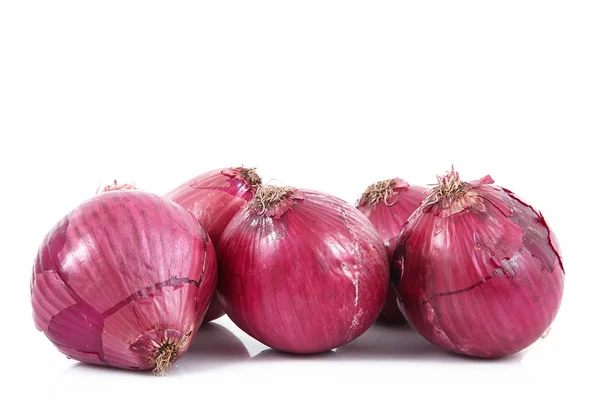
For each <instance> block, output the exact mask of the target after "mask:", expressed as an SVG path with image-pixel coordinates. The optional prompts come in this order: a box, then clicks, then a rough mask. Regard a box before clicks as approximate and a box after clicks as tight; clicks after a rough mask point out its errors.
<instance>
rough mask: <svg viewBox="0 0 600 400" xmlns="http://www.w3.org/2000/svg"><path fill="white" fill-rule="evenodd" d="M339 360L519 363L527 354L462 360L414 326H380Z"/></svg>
mask: <svg viewBox="0 0 600 400" xmlns="http://www.w3.org/2000/svg"><path fill="white" fill-rule="evenodd" d="M335 352H336V354H337V356H338V357H336V360H356V361H360V360H421V361H435V362H471V363H472V362H484V363H485V362H491V363H519V362H521V359H522V358H523V354H525V351H521V352H520V353H517V354H514V355H512V356H508V357H504V358H500V359H489V360H488V359H478V358H471V357H466V356H461V355H458V354H455V353H452V352H449V351H446V350H444V349H441V348H439V347H437V346H435V345H434V344H432V343H430V342H428V341H427V340H426V339H425V338H423V337H422V336H421V335H419V333H417V331H415V330H414V329H412V328H411V327H410V325H408V324H406V325H389V324H385V323H382V322H376V323H375V324H373V326H371V327H370V328H369V329H368V330H367V331H366V332H365V333H364V334H363V335H361V336H360V337H359V338H357V339H356V340H354V341H352V342H350V343H348V344H347V345H345V346H342V347H339V348H338V349H336V350H335Z"/></svg>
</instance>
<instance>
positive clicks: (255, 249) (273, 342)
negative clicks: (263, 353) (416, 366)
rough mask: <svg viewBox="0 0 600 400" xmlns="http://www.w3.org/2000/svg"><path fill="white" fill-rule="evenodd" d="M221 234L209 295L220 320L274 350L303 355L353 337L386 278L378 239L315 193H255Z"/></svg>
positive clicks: (361, 219) (377, 307)
mask: <svg viewBox="0 0 600 400" xmlns="http://www.w3.org/2000/svg"><path fill="white" fill-rule="evenodd" d="M268 188H273V187H266V188H261V189H259V192H258V193H257V197H256V198H255V200H253V201H252V202H250V203H248V205H246V206H245V207H244V208H243V209H242V210H241V211H240V212H239V213H238V214H237V215H236V216H235V217H234V218H233V220H232V221H231V223H230V224H229V225H228V226H227V228H226V229H225V232H223V236H222V237H221V241H220V243H219V246H218V248H217V254H218V256H219V263H220V264H219V267H220V269H219V283H218V285H217V292H218V293H219V296H220V299H221V303H222V304H223V306H224V308H225V311H226V312H227V315H229V317H230V318H231V319H232V321H233V322H234V323H235V324H236V325H237V326H239V327H240V328H241V329H242V330H244V331H245V332H246V333H248V334H249V335H250V336H252V337H254V338H255V339H257V340H259V341H260V342H262V343H264V344H266V345H267V346H270V347H272V348H274V349H277V350H280V351H285V352H290V353H298V354H309V353H319V352H323V351H327V350H330V349H333V348H336V347H339V346H341V345H343V344H345V343H348V342H350V341H351V340H353V339H355V338H356V337H358V336H360V335H361V334H362V333H363V332H364V331H365V330H366V329H367V328H369V326H370V325H371V324H372V323H373V322H374V321H375V319H376V318H377V316H378V314H379V312H380V311H381V308H382V306H383V302H384V301H385V296H386V288H387V284H388V280H389V267H388V263H387V257H386V252H385V247H384V245H383V241H382V240H381V237H380V236H379V234H378V233H377V232H376V231H375V229H374V228H373V226H372V225H371V224H370V223H369V222H368V220H367V219H366V218H365V216H364V215H362V214H361V213H360V212H359V211H358V210H357V209H356V208H353V207H352V206H350V205H349V204H347V203H346V202H344V201H343V200H340V199H338V198H336V197H333V196H329V195H326V194H323V193H319V192H313V191H308V190H298V189H292V188H286V189H285V190H286V193H285V195H283V196H282V199H280V201H278V203H277V204H275V205H269V204H265V203H264V202H262V203H261V198H263V199H264V198H265V197H264V196H263V193H264V192H263V190H265V191H268V190H269V189H268Z"/></svg>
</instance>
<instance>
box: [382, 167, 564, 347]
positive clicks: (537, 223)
mask: <svg viewBox="0 0 600 400" xmlns="http://www.w3.org/2000/svg"><path fill="white" fill-rule="evenodd" d="M493 183H494V181H493V180H492V178H490V177H489V176H486V177H484V178H482V179H480V180H478V181H474V182H468V183H466V182H462V181H461V180H460V179H459V176H458V173H456V172H454V170H453V171H452V172H450V173H449V174H447V175H445V176H444V177H442V178H439V183H438V185H437V186H436V187H435V188H434V189H433V190H432V193H431V194H430V195H429V196H428V197H427V199H426V200H425V201H424V202H423V204H422V205H421V206H420V207H419V209H418V210H417V211H416V212H415V213H414V214H413V215H412V216H411V217H410V219H409V221H408V223H407V225H405V226H404V228H403V229H402V232H401V233H400V238H399V241H398V247H397V249H396V253H395V256H394V267H395V268H397V272H398V276H399V280H398V281H397V284H396V288H397V290H398V297H399V299H400V301H401V307H402V311H403V313H404V316H405V317H406V319H407V320H408V321H409V322H410V324H411V325H412V326H413V327H414V328H415V329H416V330H417V331H418V332H419V333H421V334H422V335H423V336H424V337H425V338H426V339H428V340H429V341H430V342H432V343H434V344H437V345H438V346H440V347H443V348H445V349H448V350H450V351H453V352H456V353H459V354H464V355H468V356H473V357H482V358H495V357H502V356H505V355H508V354H513V353H516V352H518V351H520V350H522V349H524V348H526V347H527V346H529V345H531V344H532V343H533V342H535V341H536V340H537V339H538V338H539V337H540V336H542V334H543V333H544V332H545V331H546V330H547V329H548V327H549V326H550V324H551V323H552V321H553V320H554V317H555V316H556V314H557V312H558V309H559V306H560V302H561V299H562V294H563V285H564V269H563V265H562V261H561V258H560V254H559V249H558V246H557V244H556V240H555V237H554V235H553V234H552V232H551V231H550V229H549V228H548V225H547V224H546V222H545V220H544V218H543V217H542V215H541V214H540V213H539V212H538V211H536V210H535V209H534V208H533V207H531V206H529V205H528V204H527V203H525V202H524V201H523V200H521V199H519V198H518V197H516V196H515V195H514V194H513V193H512V192H511V191H509V190H507V189H503V188H501V187H499V186H495V185H492V184H493Z"/></svg>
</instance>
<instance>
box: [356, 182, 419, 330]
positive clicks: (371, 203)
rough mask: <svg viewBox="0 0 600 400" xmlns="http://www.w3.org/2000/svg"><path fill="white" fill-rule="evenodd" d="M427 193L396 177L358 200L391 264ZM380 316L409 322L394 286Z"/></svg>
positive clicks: (376, 186) (379, 183)
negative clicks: (404, 228)
mask: <svg viewBox="0 0 600 400" xmlns="http://www.w3.org/2000/svg"><path fill="white" fill-rule="evenodd" d="M426 191H427V189H425V188H423V187H419V186H410V185H409V184H408V183H407V182H406V181H404V180H402V179H400V178H394V179H388V180H385V181H381V182H377V183H374V184H372V185H370V186H369V187H368V188H367V190H365V192H364V193H363V194H362V197H361V198H360V200H359V201H358V205H357V208H358V209H359V210H360V211H361V212H362V213H363V214H365V216H366V217H367V218H368V219H369V221H371V223H372V224H373V226H375V229H377V232H379V234H380V235H381V237H382V238H383V242H384V243H385V247H386V248H387V251H388V256H389V259H390V262H391V259H392V256H393V254H394V250H395V245H396V239H397V238H398V234H399V233H400V228H402V225H403V224H404V223H405V222H406V220H408V217H410V215H411V214H412V213H413V211H415V210H416V209H417V207H419V205H420V204H421V201H423V200H424V199H425V197H426V196H427V195H426V193H425V192H426ZM379 317H380V318H381V319H382V320H383V321H385V322H388V323H393V324H399V323H402V322H404V321H405V319H404V316H403V315H402V312H401V311H400V309H399V308H398V302H397V301H396V293H395V292H394V290H393V288H392V287H390V288H389V290H388V295H387V298H386V300H385V305H384V306H383V310H381V314H380V316H379Z"/></svg>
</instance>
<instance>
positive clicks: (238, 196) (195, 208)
mask: <svg viewBox="0 0 600 400" xmlns="http://www.w3.org/2000/svg"><path fill="white" fill-rule="evenodd" d="M259 184H261V179H260V177H259V176H258V175H257V174H256V172H255V171H254V169H251V168H243V167H238V168H224V169H217V170H214V171H210V172H207V173H205V174H202V175H199V176H197V177H195V178H193V179H190V180H189V181H187V182H185V183H184V184H182V185H181V186H179V187H177V188H176V189H174V190H172V191H170V192H169V193H167V194H166V195H165V197H167V198H168V199H170V200H172V201H174V202H175V203H177V204H179V205H181V206H183V207H184V208H185V209H187V210H189V211H190V212H191V213H192V214H194V216H195V217H196V219H197V220H198V222H199V223H200V225H202V227H203V228H204V229H205V230H206V232H208V235H209V236H210V238H211V240H212V241H213V243H214V245H215V247H216V246H218V244H219V239H220V238H221V235H222V234H223V231H224V230H225V227H226V226H227V224H229V221H231V219H232V218H233V216H234V215H235V214H236V213H237V212H238V211H239V210H240V209H241V208H242V207H243V206H244V205H245V204H246V203H247V202H248V201H250V200H251V199H252V197H254V193H255V192H256V187H257V186H258V185H259ZM224 314H225V310H223V307H222V306H221V303H219V299H218V298H217V296H216V294H215V295H214V296H213V300H212V301H211V303H210V306H209V307H208V311H207V312H206V315H205V316H204V322H205V323H206V322H209V321H212V320H215V319H217V318H219V317H221V316H223V315H224Z"/></svg>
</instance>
